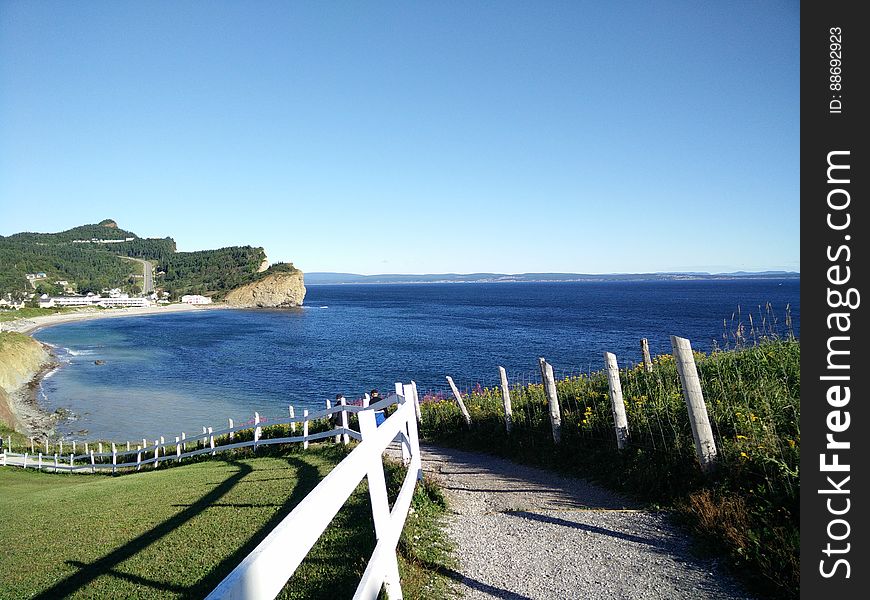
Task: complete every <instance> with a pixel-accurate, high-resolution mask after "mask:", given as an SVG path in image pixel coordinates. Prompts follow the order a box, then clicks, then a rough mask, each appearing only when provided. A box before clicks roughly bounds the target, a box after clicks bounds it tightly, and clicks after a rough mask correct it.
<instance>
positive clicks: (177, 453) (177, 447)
mask: <svg viewBox="0 0 870 600" xmlns="http://www.w3.org/2000/svg"><path fill="white" fill-rule="evenodd" d="M175 462H181V438H179V437H178V436H177V435H176V436H175Z"/></svg>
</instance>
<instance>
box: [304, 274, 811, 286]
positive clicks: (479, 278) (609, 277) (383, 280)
mask: <svg viewBox="0 0 870 600" xmlns="http://www.w3.org/2000/svg"><path fill="white" fill-rule="evenodd" d="M691 279H800V273H795V272H793V271H760V272H748V271H737V272H735V273H699V272H695V273H610V274H583V273H519V274H506V273H467V274H458V273H440V274H423V275H402V274H383V275H356V274H354V273H327V272H313V273H306V274H305V284H306V285H329V284H339V283H348V284H349V283H379V284H388V283H500V282H519V281H524V282H548V281H674V280H691Z"/></svg>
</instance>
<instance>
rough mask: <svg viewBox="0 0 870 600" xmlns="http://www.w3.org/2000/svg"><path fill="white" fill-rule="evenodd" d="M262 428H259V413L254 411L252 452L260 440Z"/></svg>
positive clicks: (255, 449)
mask: <svg viewBox="0 0 870 600" xmlns="http://www.w3.org/2000/svg"><path fill="white" fill-rule="evenodd" d="M261 433H262V430H261V429H260V413H258V412H255V413H254V452H256V451H257V444H258V443H259V441H260V434H261Z"/></svg>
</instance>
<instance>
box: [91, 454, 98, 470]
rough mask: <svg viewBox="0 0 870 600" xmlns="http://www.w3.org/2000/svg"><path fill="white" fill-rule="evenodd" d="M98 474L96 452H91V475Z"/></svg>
mask: <svg viewBox="0 0 870 600" xmlns="http://www.w3.org/2000/svg"><path fill="white" fill-rule="evenodd" d="M96 472H97V467H96V463H95V462H94V451H93V450H91V473H96Z"/></svg>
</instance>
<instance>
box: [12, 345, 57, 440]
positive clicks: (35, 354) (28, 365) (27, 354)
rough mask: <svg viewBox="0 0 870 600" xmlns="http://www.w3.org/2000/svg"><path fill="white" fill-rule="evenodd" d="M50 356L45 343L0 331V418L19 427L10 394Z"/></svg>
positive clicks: (21, 386) (15, 391) (23, 384)
mask: <svg viewBox="0 0 870 600" xmlns="http://www.w3.org/2000/svg"><path fill="white" fill-rule="evenodd" d="M50 359H51V356H50V355H49V353H48V351H47V350H46V349H45V347H44V346H43V345H42V344H40V343H39V342H37V341H36V340H34V339H33V338H31V337H28V336H26V335H22V334H20V333H9V332H6V333H0V421H2V422H3V423H5V424H6V425H8V426H9V427H11V428H13V429H18V428H20V427H21V426H22V425H23V424H22V423H21V422H20V419H19V418H18V417H19V415H18V414H17V410H16V409H17V406H16V403H15V402H14V396H15V395H17V394H20V393H21V391H22V389H23V388H24V387H25V386H26V385H27V384H28V383H30V381H31V380H32V379H33V378H34V377H35V376H36V375H37V373H39V370H40V369H41V368H42V367H43V366H45V365H46V364H47V363H48V362H49V361H50Z"/></svg>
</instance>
